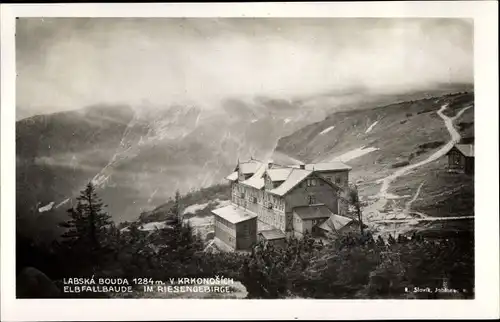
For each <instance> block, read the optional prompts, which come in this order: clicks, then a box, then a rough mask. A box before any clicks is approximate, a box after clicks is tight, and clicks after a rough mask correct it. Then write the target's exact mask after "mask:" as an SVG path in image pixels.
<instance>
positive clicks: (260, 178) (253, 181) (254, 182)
mask: <svg viewBox="0 0 500 322" xmlns="http://www.w3.org/2000/svg"><path fill="white" fill-rule="evenodd" d="M266 169H267V164H261V166H260V167H259V168H258V169H257V171H256V172H255V173H254V175H253V176H251V177H250V178H248V179H247V180H245V181H242V182H241V183H243V184H245V185H247V186H250V187H253V188H256V189H262V188H263V187H264V173H265V172H266Z"/></svg>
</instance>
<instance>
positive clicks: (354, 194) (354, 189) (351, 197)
mask: <svg viewBox="0 0 500 322" xmlns="http://www.w3.org/2000/svg"><path fill="white" fill-rule="evenodd" d="M347 198H348V202H349V204H351V205H353V206H354V208H355V211H356V215H357V216H358V221H359V227H360V230H361V235H363V233H364V231H363V220H362V212H361V202H360V201H359V193H358V186H356V185H352V186H351V187H349V192H348V195H347Z"/></svg>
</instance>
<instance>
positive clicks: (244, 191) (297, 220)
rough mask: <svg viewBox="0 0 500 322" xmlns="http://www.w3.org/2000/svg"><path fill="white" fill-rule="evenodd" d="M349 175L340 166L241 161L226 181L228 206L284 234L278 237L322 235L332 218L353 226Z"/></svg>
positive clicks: (342, 165) (331, 164)
mask: <svg viewBox="0 0 500 322" xmlns="http://www.w3.org/2000/svg"><path fill="white" fill-rule="evenodd" d="M350 170H351V167H350V166H348V165H346V164H344V163H342V162H325V163H316V164H301V165H279V164H276V163H274V162H272V161H268V162H262V161H259V160H255V159H251V160H248V161H244V162H240V161H238V164H237V165H236V167H235V169H234V172H233V173H231V174H229V175H228V176H227V177H226V179H227V180H229V181H230V183H231V201H232V205H231V206H227V207H237V209H239V210H238V212H241V211H243V212H247V213H250V214H253V215H256V218H257V220H258V221H260V222H262V223H264V224H266V226H270V227H272V229H274V230H277V231H281V232H282V233H283V234H282V235H281V234H279V235H280V236H296V237H299V238H300V237H302V236H303V235H304V234H306V233H313V234H314V233H321V232H322V231H324V229H321V228H320V227H323V228H324V227H326V224H325V222H327V221H328V220H330V221H331V220H332V218H335V219H336V222H350V221H351V219H349V218H347V217H345V216H346V214H347V207H348V205H347V202H346V200H345V196H346V194H347V189H348V184H349V183H348V182H349V171H350ZM228 209H229V208H228ZM214 215H216V216H217V214H216V213H214ZM342 218H345V220H344V221H343V220H342ZM339 219H340V220H339ZM322 225H323V226H322ZM328 227H329V226H328ZM337 230H338V229H337ZM257 233H258V232H257ZM216 235H217V234H216ZM262 235H263V236H264V237H265V236H267V235H266V234H262ZM275 235H276V236H277V235H278V234H275Z"/></svg>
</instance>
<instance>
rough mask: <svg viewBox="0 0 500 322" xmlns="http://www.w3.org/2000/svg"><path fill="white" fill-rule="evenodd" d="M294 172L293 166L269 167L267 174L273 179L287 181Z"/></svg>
mask: <svg viewBox="0 0 500 322" xmlns="http://www.w3.org/2000/svg"><path fill="white" fill-rule="evenodd" d="M290 172H292V168H278V169H268V170H267V175H268V176H269V178H270V179H271V181H285V180H286V178H288V176H289V175H290Z"/></svg>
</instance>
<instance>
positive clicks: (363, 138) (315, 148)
mask: <svg viewBox="0 0 500 322" xmlns="http://www.w3.org/2000/svg"><path fill="white" fill-rule="evenodd" d="M444 106H445V107H444ZM440 110H442V116H441V115H440V114H439V113H438V111H440ZM443 117H444V118H447V117H451V118H450V122H451V123H452V126H453V127H454V128H455V129H457V131H458V132H459V134H460V136H461V137H460V138H459V139H460V140H462V141H467V142H471V141H472V142H473V139H474V137H473V136H474V127H473V125H474V94H473V93H471V92H461V93H455V94H450V95H444V96H439V97H431V98H427V99H422V100H417V101H408V102H403V103H397V104H392V105H388V106H380V107H376V108H372V109H364V110H357V111H348V112H338V113H334V114H332V115H330V116H328V117H327V118H326V119H325V120H324V121H322V122H317V123H314V124H311V125H309V126H306V127H304V128H302V129H300V130H299V131H297V132H295V133H294V134H292V135H290V136H287V137H284V138H282V139H281V140H280V141H279V143H278V146H277V152H279V153H282V154H286V155H289V156H291V157H292V158H296V159H299V160H302V161H304V162H319V161H329V160H334V159H341V160H343V161H344V162H346V163H347V164H349V165H350V166H352V168H353V170H352V171H351V174H350V180H351V181H352V182H355V183H357V184H358V186H359V191H360V196H361V198H362V199H363V200H364V203H365V209H364V212H363V215H364V218H365V221H366V223H367V224H369V225H371V227H372V229H373V230H374V231H376V232H379V233H382V234H387V233H404V232H410V231H414V230H421V229H423V228H424V227H426V229H430V228H435V227H437V226H439V225H440V227H441V228H443V227H445V228H450V230H451V231H456V230H469V229H470V228H471V223H470V221H468V220H462V221H460V222H459V223H458V220H450V221H449V222H448V221H447V220H446V219H443V218H436V217H456V216H464V217H467V216H473V212H474V207H473V196H474V188H473V187H474V181H473V177H471V176H467V175H463V174H452V173H448V171H447V170H446V165H447V158H446V156H444V155H443V154H444V153H445V152H446V151H445V150H446V149H447V148H449V147H450V146H451V145H452V144H453V143H454V141H453V142H452V138H451V137H450V132H449V130H448V129H447V127H446V124H445V121H444V119H443ZM454 117H456V118H454ZM455 139H456V138H453V140H455ZM450 144H451V145H450ZM417 192H418V194H417ZM457 200H460V202H457ZM432 216H433V217H434V218H430V217H432Z"/></svg>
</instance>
